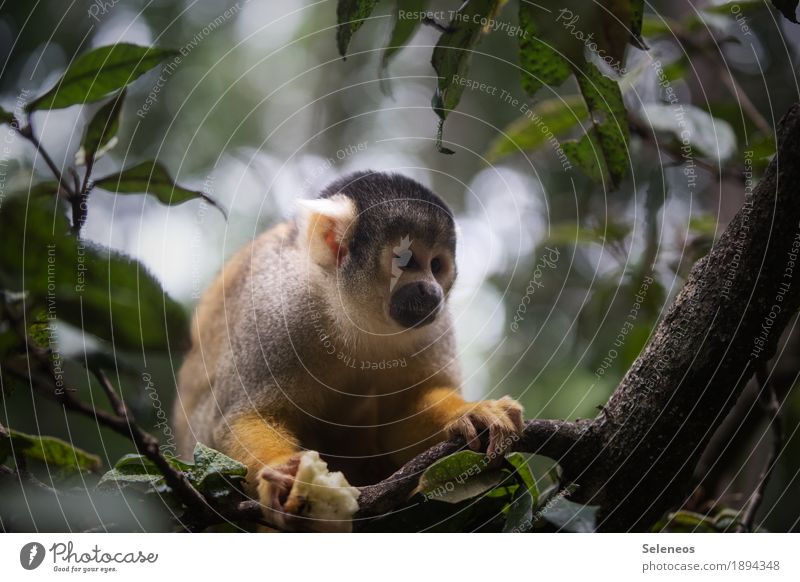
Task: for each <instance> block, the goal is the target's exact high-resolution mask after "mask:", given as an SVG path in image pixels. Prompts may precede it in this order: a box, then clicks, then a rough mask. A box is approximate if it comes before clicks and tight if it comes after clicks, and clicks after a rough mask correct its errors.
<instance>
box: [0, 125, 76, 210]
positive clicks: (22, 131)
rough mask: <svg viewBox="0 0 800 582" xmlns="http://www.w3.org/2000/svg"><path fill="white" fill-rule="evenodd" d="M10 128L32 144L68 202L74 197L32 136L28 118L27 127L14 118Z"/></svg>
mask: <svg viewBox="0 0 800 582" xmlns="http://www.w3.org/2000/svg"><path fill="white" fill-rule="evenodd" d="M11 127H12V128H13V129H14V130H15V131H16V132H17V133H18V134H19V135H20V136H22V137H23V138H25V139H26V140H28V141H29V142H30V143H31V144H33V147H35V148H36V151H37V152H38V153H39V155H41V156H42V159H43V160H44V163H45V164H47V167H48V168H50V171H51V172H52V173H53V175H54V176H55V177H56V179H57V180H58V183H59V185H60V186H61V188H62V189H63V190H64V191H65V192H67V194H68V195H69V198H70V200H72V199H73V198H74V197H75V195H76V192H75V190H74V189H73V188H72V186H71V185H70V184H69V182H67V180H66V179H65V178H64V175H63V174H62V173H61V170H59V169H58V166H56V164H55V162H53V159H52V158H51V157H50V154H48V153H47V151H46V150H45V149H44V147H43V146H42V144H41V142H40V141H39V140H38V138H37V137H36V136H35V135H34V134H33V125H32V124H31V119H30V116H29V117H28V125H26V126H25V127H22V125H21V123H20V121H19V119H17V118H16V117H14V120H13V121H12V122H11Z"/></svg>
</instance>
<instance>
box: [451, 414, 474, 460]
mask: <svg viewBox="0 0 800 582" xmlns="http://www.w3.org/2000/svg"><path fill="white" fill-rule="evenodd" d="M449 432H450V434H451V435H457V436H461V437H464V439H466V441H467V446H468V447H469V448H470V449H472V450H473V451H479V450H480V449H481V439H480V437H479V436H478V431H477V429H476V428H475V424H474V423H473V422H472V419H471V418H470V417H469V416H468V415H465V416H462V417H461V418H459V419H458V420H457V421H456V422H455V423H454V424H453V426H452V428H451V429H450V431H449Z"/></svg>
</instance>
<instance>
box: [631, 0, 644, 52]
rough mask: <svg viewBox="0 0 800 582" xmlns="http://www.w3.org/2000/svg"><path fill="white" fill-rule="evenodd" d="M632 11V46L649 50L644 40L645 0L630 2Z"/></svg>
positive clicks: (632, 0)
mask: <svg viewBox="0 0 800 582" xmlns="http://www.w3.org/2000/svg"><path fill="white" fill-rule="evenodd" d="M630 11H631V40H630V42H631V44H632V45H633V46H635V47H636V48H639V49H643V50H647V45H646V44H645V42H644V40H643V39H642V22H643V20H644V0H630Z"/></svg>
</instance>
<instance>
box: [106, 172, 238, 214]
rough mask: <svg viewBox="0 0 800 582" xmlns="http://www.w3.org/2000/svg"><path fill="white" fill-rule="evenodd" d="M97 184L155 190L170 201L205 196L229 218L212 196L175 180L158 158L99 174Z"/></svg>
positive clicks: (121, 189) (111, 188)
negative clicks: (109, 172) (100, 175)
mask: <svg viewBox="0 0 800 582" xmlns="http://www.w3.org/2000/svg"><path fill="white" fill-rule="evenodd" d="M94 185H95V186H96V187H98V188H102V189H103V190H108V191H109V192H113V193H115V194H141V193H147V194H152V195H153V196H155V197H156V198H157V199H158V200H159V201H161V202H163V203H164V204H168V205H176V204H181V203H183V202H187V201H189V200H194V199H195V198H202V199H203V200H205V201H206V202H208V203H209V204H211V205H212V206H213V207H215V208H216V209H217V210H219V211H220V212H221V213H222V215H223V216H225V218H226V219H227V214H226V213H225V211H224V210H223V209H222V207H220V206H219V204H217V203H216V202H215V201H214V200H213V199H211V198H210V197H209V196H207V195H206V194H204V193H203V192H200V191H199V190H189V189H188V188H184V187H182V186H179V185H178V184H176V183H175V182H174V181H173V179H172V178H171V177H170V175H169V172H167V170H166V169H165V168H164V166H162V165H161V164H160V163H158V162H156V161H155V160H150V161H147V162H142V163H141V164H139V165H137V166H133V167H132V168H128V169H126V170H122V171H121V172H117V173H114V174H111V175H109V176H104V177H102V178H99V179H98V180H96V181H95V183H94Z"/></svg>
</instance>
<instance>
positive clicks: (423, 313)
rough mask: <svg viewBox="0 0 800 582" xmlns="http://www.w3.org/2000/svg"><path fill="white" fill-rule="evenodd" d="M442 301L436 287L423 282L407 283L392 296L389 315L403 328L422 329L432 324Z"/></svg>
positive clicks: (442, 295) (438, 289) (440, 293)
mask: <svg viewBox="0 0 800 582" xmlns="http://www.w3.org/2000/svg"><path fill="white" fill-rule="evenodd" d="M443 299H444V294H443V293H442V289H441V287H439V286H438V285H433V284H431V283H428V282H425V281H415V282H414V283H408V284H406V285H403V286H402V287H400V288H399V289H398V290H397V291H395V292H394V295H392V300H391V304H390V306H389V315H391V316H392V319H394V320H395V321H396V322H397V323H399V324H400V325H402V326H403V327H422V326H424V325H428V324H429V323H433V321H434V320H435V319H436V315H437V314H438V313H439V310H440V309H441V307H442V301H443Z"/></svg>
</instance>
